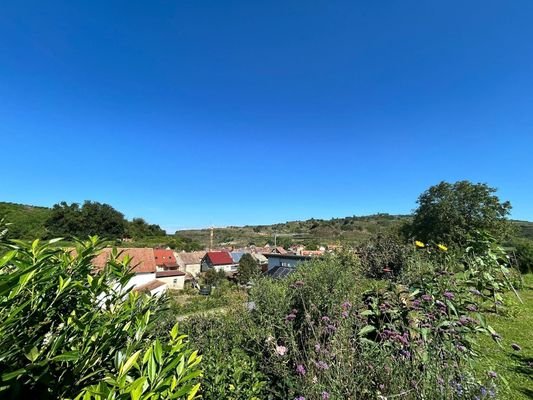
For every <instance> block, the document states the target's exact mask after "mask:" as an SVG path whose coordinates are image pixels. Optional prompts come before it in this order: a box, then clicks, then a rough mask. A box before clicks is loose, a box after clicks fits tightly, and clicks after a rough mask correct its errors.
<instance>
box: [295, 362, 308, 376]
mask: <svg viewBox="0 0 533 400" xmlns="http://www.w3.org/2000/svg"><path fill="white" fill-rule="evenodd" d="M306 372H307V371H306V370H305V367H304V366H303V365H302V364H298V365H297V366H296V373H297V374H298V375H302V376H304V375H305V373H306Z"/></svg>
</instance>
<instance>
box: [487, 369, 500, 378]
mask: <svg viewBox="0 0 533 400" xmlns="http://www.w3.org/2000/svg"><path fill="white" fill-rule="evenodd" d="M487 374H488V375H489V378H492V379H494V378H497V377H498V374H497V373H496V372H494V371H489V372H487Z"/></svg>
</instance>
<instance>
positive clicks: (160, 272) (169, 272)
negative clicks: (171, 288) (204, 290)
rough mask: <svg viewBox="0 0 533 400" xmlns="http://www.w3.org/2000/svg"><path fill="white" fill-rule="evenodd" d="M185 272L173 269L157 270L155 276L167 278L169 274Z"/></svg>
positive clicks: (180, 274)
mask: <svg viewBox="0 0 533 400" xmlns="http://www.w3.org/2000/svg"><path fill="white" fill-rule="evenodd" d="M184 275H185V272H182V271H178V270H174V271H157V272H156V273H155V277H156V278H169V277H171V276H184Z"/></svg>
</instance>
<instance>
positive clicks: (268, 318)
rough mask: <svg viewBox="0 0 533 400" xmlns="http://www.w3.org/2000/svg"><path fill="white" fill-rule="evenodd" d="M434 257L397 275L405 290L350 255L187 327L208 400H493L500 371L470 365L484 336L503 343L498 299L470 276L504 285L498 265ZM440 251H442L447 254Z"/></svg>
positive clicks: (420, 257)
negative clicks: (373, 275)
mask: <svg viewBox="0 0 533 400" xmlns="http://www.w3.org/2000/svg"><path fill="white" fill-rule="evenodd" d="M435 251H436V249H433V248H432V249H431V252H430V251H429V250H428V249H427V248H426V247H421V248H420V252H418V254H415V255H414V261H409V263H408V268H407V271H406V272H407V273H408V274H407V275H404V274H402V275H401V276H399V277H398V280H397V281H400V282H403V283H404V284H400V283H395V282H392V281H386V280H373V279H368V278H366V277H365V276H364V275H363V274H361V266H360V264H359V262H358V260H357V259H356V258H354V257H352V256H351V255H349V254H338V255H334V256H328V257H325V258H323V259H316V260H313V261H311V262H308V263H306V264H302V265H301V266H300V267H299V268H298V269H297V271H296V272H295V273H294V274H292V275H290V276H289V277H288V278H286V279H284V280H272V279H270V278H263V279H260V280H258V281H256V282H255V284H254V286H253V288H252V290H251V293H250V300H251V301H252V302H253V304H254V307H253V310H252V311H250V312H245V310H244V309H242V310H234V311H233V312H228V313H227V314H226V315H223V316H210V317H206V318H192V319H190V320H189V321H187V322H186V325H185V328H184V329H186V332H187V333H189V334H190V336H191V338H192V339H191V340H193V341H194V345H195V346H197V348H198V349H199V351H200V352H201V353H202V354H203V355H204V361H205V376H204V378H203V381H202V388H203V389H202V396H203V397H204V398H206V399H220V398H229V399H235V400H236V399H250V398H253V399H265V398H266V399H298V400H301V399H306V400H315V399H316V400H328V399H331V400H333V399H376V398H381V399H384V398H403V399H420V398H425V399H477V398H479V399H482V398H489V397H491V396H492V397H493V396H495V395H496V393H497V383H498V382H499V379H500V378H499V377H498V376H497V375H496V374H494V373H492V372H491V371H485V374H484V376H478V375H476V372H475V371H474V370H473V368H472V362H473V360H474V357H475V346H474V344H475V341H476V335H478V334H480V333H481V334H488V335H490V336H491V337H493V338H494V339H495V340H496V341H497V342H499V340H500V339H499V335H498V333H497V332H495V331H494V330H493V329H492V328H491V327H490V326H488V325H486V323H485V318H484V316H483V314H482V312H481V311H482V310H484V307H485V303H486V301H487V300H491V295H490V293H491V291H490V288H487V289H485V287H482V286H478V285H480V282H478V281H477V280H476V279H474V278H472V275H471V274H470V273H465V268H469V269H470V270H472V271H473V270H474V269H475V270H476V271H477V270H483V272H484V274H487V273H491V274H493V275H492V276H493V277H494V280H495V281H498V282H500V279H505V278H502V276H501V274H499V273H498V271H501V269H500V268H501V266H500V265H499V264H498V263H495V264H488V263H486V261H484V262H485V264H484V265H482V266H475V263H479V262H481V261H482V260H485V257H491V255H490V253H488V254H489V255H488V256H487V255H486V254H485V255H483V256H480V257H481V258H472V259H471V260H470V261H469V264H468V266H467V267H465V266H464V265H463V264H461V263H459V262H454V263H452V261H449V262H447V263H444V264H437V263H435V254H434V252H435ZM439 251H442V252H443V254H444V253H445V252H446V250H445V246H442V249H441V250H439ZM426 255H427V256H428V257H427V258H425V256H426ZM437 258H441V257H440V256H439V257H437ZM443 259H444V258H443ZM409 264H416V265H414V266H412V265H409ZM477 287H481V289H482V290H478V289H477ZM502 287H504V286H503V285H502ZM204 361H203V362H204ZM497 381H498V382H497Z"/></svg>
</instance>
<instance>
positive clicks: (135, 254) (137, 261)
mask: <svg viewBox="0 0 533 400" xmlns="http://www.w3.org/2000/svg"><path fill="white" fill-rule="evenodd" d="M112 250H113V249H111V248H105V249H103V250H102V252H101V253H100V254H98V255H97V256H96V257H95V258H93V265H94V266H95V267H96V268H97V269H102V268H104V266H105V264H106V263H107V261H108V260H109V256H110V254H111V251H112ZM117 250H118V252H119V253H120V255H119V257H118V259H119V260H122V259H123V258H124V257H125V256H126V254H127V255H129V256H130V257H131V258H132V260H131V263H130V266H131V267H133V272H135V273H136V274H143V273H152V272H155V271H156V264H155V256H154V249H151V248H147V247H141V248H133V247H130V248H117Z"/></svg>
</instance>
